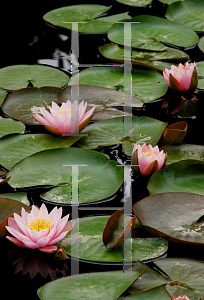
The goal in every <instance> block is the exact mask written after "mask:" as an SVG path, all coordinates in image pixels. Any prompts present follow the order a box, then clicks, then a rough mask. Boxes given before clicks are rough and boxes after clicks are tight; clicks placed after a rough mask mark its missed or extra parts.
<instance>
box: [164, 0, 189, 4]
mask: <svg viewBox="0 0 204 300" xmlns="http://www.w3.org/2000/svg"><path fill="white" fill-rule="evenodd" d="M159 1H160V2H161V3H164V4H168V5H170V4H172V3H174V2H177V1H178V0H159ZM181 1H185V0H181Z"/></svg>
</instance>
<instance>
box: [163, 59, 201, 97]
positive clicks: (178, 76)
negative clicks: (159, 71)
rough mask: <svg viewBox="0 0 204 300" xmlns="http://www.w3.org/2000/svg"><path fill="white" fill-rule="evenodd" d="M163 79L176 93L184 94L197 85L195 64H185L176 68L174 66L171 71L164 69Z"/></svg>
mask: <svg viewBox="0 0 204 300" xmlns="http://www.w3.org/2000/svg"><path fill="white" fill-rule="evenodd" d="M163 76H164V79H165V80H166V82H167V84H168V86H169V87H170V88H171V89H172V90H174V91H176V92H182V93H185V92H187V91H189V90H192V89H195V88H196V87H197V85H198V74H197V66H196V63H195V62H194V63H191V65H190V64H189V63H188V62H185V63H184V65H182V64H179V66H178V68H177V67H176V66H174V65H172V66H171V70H168V69H166V68H165V70H164V71H163Z"/></svg>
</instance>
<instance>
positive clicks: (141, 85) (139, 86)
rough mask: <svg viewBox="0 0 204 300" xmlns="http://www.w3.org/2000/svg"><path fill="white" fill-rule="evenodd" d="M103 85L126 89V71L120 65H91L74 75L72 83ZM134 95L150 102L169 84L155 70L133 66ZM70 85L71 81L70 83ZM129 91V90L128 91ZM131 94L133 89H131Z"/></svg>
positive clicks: (115, 88) (120, 89)
mask: <svg viewBox="0 0 204 300" xmlns="http://www.w3.org/2000/svg"><path fill="white" fill-rule="evenodd" d="M78 75H79V84H80V85H81V84H84V85H95V86H102V87H106V88H110V89H114V90H119V91H122V92H123V90H124V72H123V68H122V67H121V68H119V67H106V66H104V67H91V68H87V69H84V70H82V71H80V72H79V74H75V75H74V76H73V77H72V84H75V85H77V84H78ZM131 80H132V95H133V96H136V97H138V98H139V99H141V100H142V101H143V102H149V101H152V100H155V99H157V98H160V97H162V96H163V95H164V94H165V93H166V91H167V89H168V85H167V84H166V81H165V80H164V78H163V76H162V75H161V74H159V72H157V71H155V70H151V69H149V68H146V67H143V66H139V67H136V66H134V67H133V68H132V78H130V82H131ZM69 85H70V83H69ZM126 92H127V91H126ZM130 94H131V90H130Z"/></svg>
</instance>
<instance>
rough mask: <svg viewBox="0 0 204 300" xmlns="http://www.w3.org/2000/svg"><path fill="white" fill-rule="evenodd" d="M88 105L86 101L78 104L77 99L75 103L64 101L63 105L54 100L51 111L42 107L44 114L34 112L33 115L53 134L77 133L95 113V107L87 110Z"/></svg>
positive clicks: (41, 110)
mask: <svg viewBox="0 0 204 300" xmlns="http://www.w3.org/2000/svg"><path fill="white" fill-rule="evenodd" d="M86 107H87V102H86V103H85V104H84V101H82V102H81V103H80V104H78V101H77V100H75V101H74V102H73V103H71V101H69V100H68V101H67V102H66V103H62V105H61V107H59V106H58V105H57V104H56V103H55V102H52V107H50V112H49V111H47V110H46V109H45V108H43V107H40V108H39V109H40V112H41V114H42V116H41V115H39V114H32V116H33V117H34V118H35V119H36V121H38V122H39V123H40V124H42V125H44V127H45V128H46V129H47V130H48V131H50V132H51V133H53V134H56V135H62V134H76V133H78V132H80V131H82V130H83V129H84V128H85V126H86V125H87V124H88V123H89V121H90V120H91V118H92V115H93V113H94V110H95V107H93V108H91V109H90V110H89V111H87V112H85V111H86Z"/></svg>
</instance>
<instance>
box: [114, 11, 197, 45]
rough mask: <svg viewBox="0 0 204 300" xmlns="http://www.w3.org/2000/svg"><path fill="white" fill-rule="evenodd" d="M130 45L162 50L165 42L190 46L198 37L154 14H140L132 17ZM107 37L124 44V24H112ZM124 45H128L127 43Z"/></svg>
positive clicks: (185, 28)
mask: <svg viewBox="0 0 204 300" xmlns="http://www.w3.org/2000/svg"><path fill="white" fill-rule="evenodd" d="M130 21H131V22H135V21H138V22H140V23H132V26H131V28H132V31H131V32H132V47H133V48H138V49H146V50H153V51H164V50H166V48H167V47H166V46H164V45H163V44H162V43H161V42H166V43H169V44H172V45H175V46H178V47H191V46H193V45H195V44H196V43H197V42H198V40H199V37H198V35H197V34H196V33H195V32H194V31H192V30H191V29H189V28H187V27H186V26H183V25H181V24H178V23H176V22H172V21H169V20H166V19H164V18H159V17H156V16H148V15H140V16H136V17H134V18H132V19H131V20H130ZM108 38H109V40H111V41H112V42H114V43H117V44H120V45H124V24H123V23H120V22H119V23H116V24H114V25H113V26H112V27H111V29H110V30H109V32H108ZM126 46H130V45H129V44H127V45H126Z"/></svg>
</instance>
